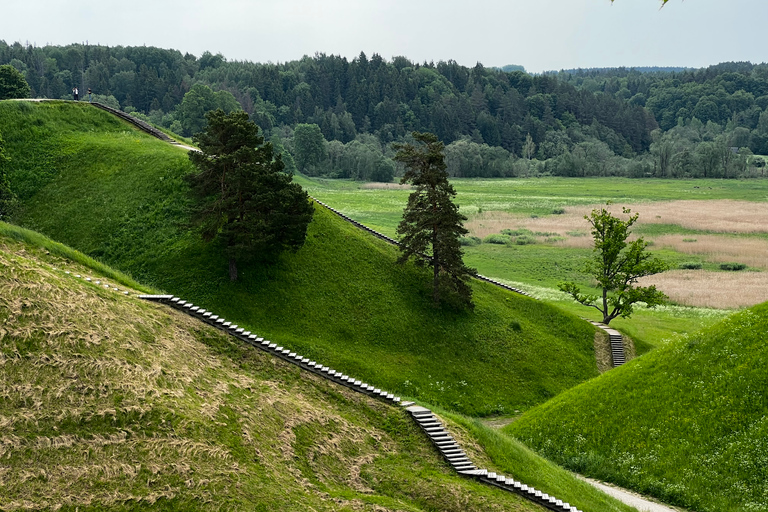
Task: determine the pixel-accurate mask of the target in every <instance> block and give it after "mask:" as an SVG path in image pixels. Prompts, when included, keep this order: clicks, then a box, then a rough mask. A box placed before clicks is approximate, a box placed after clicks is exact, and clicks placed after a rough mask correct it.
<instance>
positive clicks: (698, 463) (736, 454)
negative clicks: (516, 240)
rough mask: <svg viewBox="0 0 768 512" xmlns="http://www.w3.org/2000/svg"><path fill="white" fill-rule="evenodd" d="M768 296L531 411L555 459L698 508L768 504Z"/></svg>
mask: <svg viewBox="0 0 768 512" xmlns="http://www.w3.org/2000/svg"><path fill="white" fill-rule="evenodd" d="M767 344H768V303H765V304H761V305H758V306H755V307H753V308H751V309H748V310H745V311H742V312H740V313H736V314H734V315H733V316H731V317H729V318H727V319H726V320H723V321H721V322H720V323H718V324H716V325H715V326H713V327H710V328H708V329H705V330H702V331H700V332H698V333H696V334H693V335H689V336H687V337H681V338H679V339H677V340H675V341H674V342H670V343H669V344H668V345H666V346H664V347H661V348H658V349H656V350H655V351H653V352H651V353H650V354H647V355H645V356H643V357H642V358H640V359H637V360H634V361H632V362H630V363H628V364H627V365H626V366H624V367H621V368H618V369H616V370H613V371H611V372H608V373H606V374H604V375H602V376H601V377H599V378H597V379H594V380H592V381H590V382H588V383H586V384H583V385H581V386H578V387H576V388H574V389H572V390H569V391H568V392H566V393H563V394H562V395H560V396H558V397H556V398H554V399H553V400H551V401H549V402H547V403H545V404H543V405H541V406H539V407H537V408H535V409H532V410H531V411H529V412H527V413H526V414H524V415H523V416H522V417H521V418H520V419H519V420H518V421H516V422H515V423H513V424H512V425H510V426H509V427H507V432H508V433H510V434H512V435H514V436H515V437H517V438H519V439H521V440H522V441H524V442H525V443H526V444H528V445H529V446H531V447H534V448H535V449H537V450H538V451H540V452H541V453H542V454H544V455H545V456H547V457H549V458H551V459H552V460H554V461H556V462H558V463H560V464H562V465H564V466H566V467H568V468H569V469H572V470H574V471H578V472H581V473H584V474H587V475H588V476H593V477H596V478H600V479H604V480H608V481H611V482H614V483H616V484H619V485H622V486H626V487H630V488H633V489H636V490H638V491H642V492H645V493H648V494H651V495H654V496H657V497H659V498H661V499H663V500H664V501H666V502H668V503H672V504H679V505H683V506H686V507H690V508H691V509H693V510H697V511H699V512H725V511H734V512H735V511H766V510H768V464H767V462H768V398H767V397H766V390H768V371H767V370H766V368H768V349H767V348H766V346H767Z"/></svg>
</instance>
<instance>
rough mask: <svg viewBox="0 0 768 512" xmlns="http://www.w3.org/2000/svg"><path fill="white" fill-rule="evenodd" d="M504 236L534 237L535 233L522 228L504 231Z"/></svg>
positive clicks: (502, 232) (502, 231)
mask: <svg viewBox="0 0 768 512" xmlns="http://www.w3.org/2000/svg"><path fill="white" fill-rule="evenodd" d="M501 234H502V235H508V236H521V235H532V234H533V231H531V230H530V229H525V228H520V229H502V230H501Z"/></svg>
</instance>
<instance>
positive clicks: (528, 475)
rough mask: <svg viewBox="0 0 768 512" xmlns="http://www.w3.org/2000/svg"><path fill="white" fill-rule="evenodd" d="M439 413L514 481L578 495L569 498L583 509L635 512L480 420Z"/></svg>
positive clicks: (559, 495)
mask: <svg viewBox="0 0 768 512" xmlns="http://www.w3.org/2000/svg"><path fill="white" fill-rule="evenodd" d="M440 413H441V415H442V416H443V417H445V418H448V419H450V420H451V421H452V422H453V423H454V424H457V425H460V426H461V427H463V428H465V429H466V430H467V431H468V432H469V433H470V435H471V436H472V437H473V438H475V439H477V441H478V442H479V443H480V445H481V446H482V447H483V451H484V452H485V454H486V455H487V456H488V458H489V459H490V461H491V463H492V465H493V468H494V469H495V470H496V472H497V473H499V474H503V475H514V478H515V479H517V480H520V481H522V482H525V483H526V484H527V485H532V486H534V487H535V488H536V489H539V490H542V491H543V492H546V493H547V494H550V495H553V496H558V498H559V497H561V496H578V498H570V499H572V500H573V501H570V502H569V503H570V504H571V505H574V506H576V507H577V508H579V509H580V510H584V511H587V510H600V511H603V512H608V511H613V510H616V511H619V510H621V511H624V510H634V509H633V508H632V507H630V506H628V505H625V504H623V503H620V502H618V501H617V500H615V499H612V498H610V497H609V496H607V495H605V494H603V493H602V492H595V488H594V487H592V486H591V485H589V484H588V483H586V482H584V481H582V480H580V479H577V478H574V476H573V475H572V474H571V473H570V472H568V471H565V470H563V468H561V467H560V466H557V465H556V464H554V463H552V462H550V461H548V460H546V459H544V458H542V457H540V456H539V455H537V454H536V453H534V452H533V451H531V450H530V449H529V448H527V447H526V446H525V445H523V444H522V443H521V442H519V441H517V440H516V439H514V438H512V437H510V436H507V435H505V434H503V433H502V432H500V431H498V430H495V429H492V428H489V427H487V426H485V425H483V424H482V423H481V422H480V421H479V420H477V419H472V418H467V417H466V416H459V415H456V414H452V413H449V412H445V411H440Z"/></svg>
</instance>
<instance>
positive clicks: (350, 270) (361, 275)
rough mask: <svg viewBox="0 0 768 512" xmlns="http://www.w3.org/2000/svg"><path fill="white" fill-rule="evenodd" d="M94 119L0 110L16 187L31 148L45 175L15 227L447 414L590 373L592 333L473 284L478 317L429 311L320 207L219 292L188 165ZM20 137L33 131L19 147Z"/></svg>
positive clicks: (423, 279)
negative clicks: (282, 245) (303, 229)
mask: <svg viewBox="0 0 768 512" xmlns="http://www.w3.org/2000/svg"><path fill="white" fill-rule="evenodd" d="M57 116H58V117H61V118H65V119H67V120H68V121H67V122H64V121H62V120H59V121H55V122H52V121H51V119H52V118H56V117H57ZM105 116H106V117H107V118H110V116H109V115H108V114H106V113H104V112H101V111H98V110H96V109H95V108H90V107H89V106H87V105H75V104H42V105H35V104H24V103H17V102H4V103H0V131H1V132H2V133H3V134H8V135H4V137H5V139H6V143H7V146H8V148H9V153H10V156H11V157H12V158H13V160H12V163H11V165H12V166H13V173H12V176H17V177H18V176H24V175H25V174H26V173H27V169H33V168H37V167H36V166H37V165H38V164H37V163H35V162H34V161H33V159H31V158H27V157H25V158H19V159H17V157H18V155H21V154H24V155H27V154H28V153H29V151H30V150H31V146H30V144H33V145H35V146H44V147H45V148H47V149H46V151H47V153H45V154H47V155H49V156H48V157H47V158H48V160H49V161H52V162H54V163H55V165H56V169H55V173H54V172H53V171H51V173H50V174H51V176H49V177H48V178H46V179H45V180H32V181H33V182H34V185H30V186H28V187H27V190H29V192H26V193H25V195H24V209H23V211H22V212H21V214H20V215H19V216H18V218H17V221H18V222H19V223H21V224H22V225H24V226H27V227H30V228H32V229H35V230H38V231H40V232H42V233H45V234H47V235H48V236H50V237H52V238H54V239H56V240H58V241H61V242H64V243H66V244H69V245H71V246H73V247H75V248H77V249H80V250H82V251H84V252H86V253H87V254H88V255H90V256H95V257H97V258H100V259H102V260H103V261H105V262H107V263H109V264H111V265H113V266H115V267H116V268H118V269H119V270H121V271H123V272H126V273H128V274H130V275H132V276H133V277H134V278H136V279H137V280H140V281H142V282H144V283H146V284H148V285H150V286H153V287H156V288H159V289H163V290H166V291H167V292H170V293H173V294H176V295H179V296H181V297H183V298H184V299H186V300H190V301H193V302H195V303H196V304H199V305H201V306H202V307H205V308H206V309H209V310H213V311H216V313H217V314H219V315H221V316H225V317H227V318H231V319H232V320H234V321H236V322H237V323H238V324H240V325H243V326H247V327H248V328H249V329H250V330H252V331H254V332H259V333H261V334H262V335H264V336H266V337H271V338H273V339H275V340H278V341H279V342H280V343H281V344H282V345H285V346H286V347H290V348H291V349H293V350H296V351H300V352H302V353H305V354H307V355H308V356H310V357H313V358H316V359H318V360H322V361H325V362H326V363H327V364H329V365H332V366H333V367H334V368H337V369H339V370H342V371H345V372H347V373H350V374H355V375H358V376H359V377H360V378H363V379H366V380H367V381H369V382H371V383H373V384H375V385H377V386H379V387H382V388H386V389H390V390H392V391H394V392H397V393H399V394H401V395H404V396H412V397H417V398H419V399H422V400H425V401H428V402H431V403H434V404H439V405H441V406H444V407H446V408H450V409H452V410H455V411H459V412H463V413H468V414H473V415H483V414H491V413H506V412H509V413H511V412H513V411H515V410H521V409H526V408H528V407H530V406H531V405H533V404H537V403H541V402H543V401H544V400H546V399H548V398H550V397H552V396H554V395H556V394H557V393H559V392H561V391H562V390H564V389H567V388H569V387H572V386H574V385H576V384H577V383H579V382H582V381H584V380H586V379H588V378H591V377H593V376H595V375H597V369H596V365H595V361H594V349H593V334H594V329H593V328H592V327H591V326H590V325H588V324H586V323H585V322H582V321H581V320H578V319H577V318H576V317H575V316H573V315H570V314H567V313H563V312H562V311H560V310H558V309H557V308H554V307H551V306H547V305H545V304H541V303H538V302H536V301H533V300H531V299H528V298H525V297H520V296H517V295H514V294H511V293H509V292H505V291H503V290H499V289H496V288H494V287H492V286H490V285H487V284H484V283H479V282H478V283H475V284H473V289H474V293H475V300H476V303H477V307H476V309H475V311H473V312H461V313H458V312H453V311H448V310H436V309H434V308H433V307H432V305H431V302H430V293H429V283H430V280H429V279H430V278H429V275H428V273H427V272H425V271H423V270H421V269H418V268H416V267H414V266H412V265H406V266H399V265H396V264H395V259H396V256H397V253H396V249H394V248H393V247H391V246H389V245H387V244H385V243H384V242H381V241H379V240H377V239H375V238H373V237H371V236H370V235H367V234H365V233H363V232H361V231H360V230H358V229H356V228H354V227H352V226H351V225H349V224H347V223H345V222H343V221H342V220H340V219H339V218H337V217H335V216H334V215H332V214H331V213H330V212H328V211H326V210H324V209H321V208H319V207H318V208H317V209H316V216H315V220H314V221H313V223H312V225H311V226H310V229H309V233H308V237H307V242H306V244H305V246H304V247H303V248H302V249H301V250H300V251H298V252H297V253H295V254H287V255H285V256H284V257H283V258H281V260H280V261H279V262H278V263H277V264H275V265H272V266H266V267H264V266H258V265H250V266H248V265H241V268H240V280H239V281H238V282H237V283H231V282H229V280H228V275H227V261H226V260H225V258H223V257H222V255H221V252H222V251H221V250H220V248H218V247H216V246H215V245H203V244H202V243H201V241H200V240H199V238H198V237H197V236H195V235H194V234H193V233H191V232H189V231H188V230H187V229H186V227H185V223H186V218H185V215H184V209H185V201H186V188H185V184H184V182H183V180H182V176H183V175H184V174H185V173H187V172H189V170H190V167H189V163H188V162H187V157H186V153H185V152H184V151H183V150H180V149H179V148H175V147H171V146H168V145H165V144H163V143H162V142H160V141H157V140H155V139H152V138H150V137H148V136H144V135H142V134H141V133H138V132H136V131H133V130H132V129H131V128H130V127H128V126H127V125H122V126H117V127H111V126H112V125H111V124H110V123H111V121H107V120H104V119H102V118H103V117H105ZM93 119H95V121H94V120H93ZM29 125H31V126H40V127H41V128H40V130H41V131H40V132H39V133H32V132H30V133H28V134H26V135H24V136H19V135H14V134H17V133H18V131H19V130H22V129H25V128H24V127H27V126H29ZM60 125H61V126H66V130H61V129H59V128H58V127H59V126H60ZM102 126H108V129H106V130H102V129H101V127H102ZM43 129H45V130H46V131H45V132H44V133H43V131H42V130H43ZM31 139H34V140H33V141H32V142H30V140H31ZM41 139H44V140H46V141H49V142H45V143H44V142H42V141H41Z"/></svg>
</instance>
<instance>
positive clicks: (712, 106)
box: [558, 62, 768, 155]
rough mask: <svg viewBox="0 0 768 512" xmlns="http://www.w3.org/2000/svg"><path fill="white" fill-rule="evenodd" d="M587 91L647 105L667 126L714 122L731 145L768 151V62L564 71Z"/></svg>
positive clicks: (662, 125)
mask: <svg viewBox="0 0 768 512" xmlns="http://www.w3.org/2000/svg"><path fill="white" fill-rule="evenodd" d="M558 76H559V78H560V79H561V80H562V81H564V82H565V83H568V84H572V85H574V86H576V87H577V88H579V89H580V90H582V91H589V92H593V93H596V94H603V95H606V96H610V97H612V98H614V99H620V100H625V101H628V102H630V103H632V104H634V105H638V106H643V107H646V108H647V109H648V110H649V111H650V112H651V113H652V114H653V116H654V118H655V119H656V121H657V122H658V123H659V127H660V128H661V129H662V130H664V131H669V130H672V129H673V128H675V127H677V126H683V125H687V124H689V123H691V122H692V121H693V120H694V118H695V119H696V120H697V121H699V122H701V123H702V124H704V125H707V124H709V123H714V124H716V125H718V126H719V127H720V129H721V131H722V132H723V133H725V134H727V136H728V138H729V142H728V144H729V145H730V146H732V147H736V148H748V149H749V150H750V151H751V152H752V153H754V154H760V155H768V113H767V110H768V64H757V65H756V64H751V63H749V62H726V63H722V64H718V65H715V66H710V67H707V68H702V69H696V70H684V71H677V72H656V73H641V72H639V71H637V70H635V69H626V68H615V69H599V70H578V71H576V72H563V73H560V74H559V75H558Z"/></svg>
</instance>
